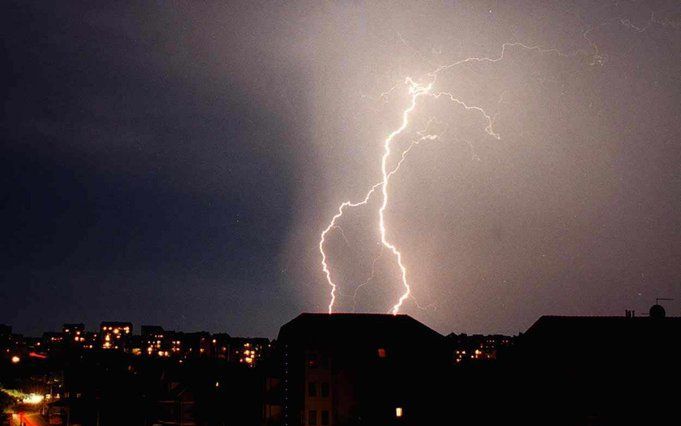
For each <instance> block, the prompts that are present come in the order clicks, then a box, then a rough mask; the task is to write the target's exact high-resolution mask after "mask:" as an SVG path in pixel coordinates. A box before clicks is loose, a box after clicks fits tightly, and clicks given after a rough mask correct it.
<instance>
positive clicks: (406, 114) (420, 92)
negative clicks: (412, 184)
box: [319, 28, 604, 315]
mask: <svg viewBox="0 0 681 426" xmlns="http://www.w3.org/2000/svg"><path fill="white" fill-rule="evenodd" d="M592 30H593V28H590V29H588V30H586V31H585V32H584V33H583V34H582V36H583V37H584V39H586V40H587V41H588V42H589V43H590V44H591V47H592V49H593V53H589V52H586V51H584V50H581V49H578V50H576V51H573V52H571V53H563V52H561V51H560V50H558V49H545V48H542V47H539V46H530V45H526V44H523V43H504V44H503V45H502V46H501V52H500V53H499V55H498V56H496V57H469V58H465V59H462V60H459V61H456V62H454V63H451V64H449V65H442V66H440V67H438V68H436V69H435V70H434V71H432V72H430V73H428V74H427V75H426V76H427V77H428V79H429V80H430V83H429V84H427V85H420V84H418V83H416V82H415V81H414V80H413V79H411V78H407V79H406V84H407V85H408V87H409V94H410V102H409V104H408V106H407V108H406V109H405V110H404V111H402V120H401V124H400V126H399V127H398V128H397V129H396V130H394V131H393V132H391V133H390V134H389V135H388V137H387V138H386V139H385V140H384V141H383V155H382V157H381V174H382V179H381V181H380V182H378V183H377V184H375V185H373V186H372V187H371V188H370V189H369V191H368V192H367V193H366V195H365V196H364V199H362V200H361V201H359V202H354V203H353V202H351V201H345V202H344V203H342V204H341V205H340V206H339V208H338V212H337V213H336V214H335V215H334V216H333V218H332V219H331V222H330V223H329V225H328V226H327V227H326V228H325V229H324V230H323V231H322V233H321V237H320V240H319V252H320V254H321V257H322V262H321V263H322V270H323V272H324V275H325V276H326V281H327V283H328V285H329V286H330V287H331V300H330V302H329V313H330V314H331V313H333V308H334V305H335V302H336V290H337V285H336V283H335V282H334V281H333V279H332V278H331V271H330V269H329V264H328V257H327V255H326V253H325V251H324V245H325V243H326V238H327V236H328V234H329V232H330V231H331V230H332V229H334V228H337V225H336V223H337V221H338V220H339V219H340V218H341V217H342V216H343V213H344V212H345V209H346V208H348V207H349V208H354V207H359V206H363V205H366V204H367V203H368V202H369V200H370V198H371V196H372V195H373V194H374V192H376V190H377V189H378V188H380V189H381V196H382V198H381V205H380V207H379V209H378V226H379V232H380V237H381V238H380V240H381V244H382V245H383V247H384V248H387V249H388V250H389V251H390V252H391V253H392V254H393V256H394V258H395V261H396V263H397V265H398V267H399V269H400V279H401V284H402V287H403V288H404V290H403V293H402V294H401V296H400V297H399V299H398V301H397V303H395V304H394V305H393V307H392V308H391V309H390V312H391V313H392V314H393V315H397V313H398V312H399V310H400V308H401V307H402V305H403V303H404V302H405V300H407V299H408V298H412V299H413V296H412V295H411V286H410V285H409V282H408V280H407V268H406V266H405V265H404V263H403V261H402V253H401V252H400V251H399V249H398V248H397V246H396V245H395V244H394V243H393V242H391V241H390V240H389V239H388V236H387V225H386V219H385V211H386V209H387V207H388V201H389V192H388V189H389V184H390V178H391V176H392V175H393V174H394V173H395V172H397V170H398V169H399V167H400V165H401V164H402V162H403V161H404V159H405V158H406V155H407V154H408V152H409V151H410V150H411V149H412V148H413V147H414V145H416V144H418V142H420V141H422V140H426V139H429V140H433V139H436V138H437V136H436V135H426V136H422V137H421V138H420V139H419V140H417V141H414V142H412V144H411V145H410V146H409V147H408V148H407V149H405V150H404V151H403V152H402V156H401V159H400V160H399V162H398V163H397V165H396V167H395V168H394V169H393V170H391V171H388V160H389V158H390V155H391V153H392V145H393V141H394V140H395V139H396V138H397V137H398V136H400V135H401V134H402V133H404V131H405V130H406V129H407V128H408V127H409V124H410V117H411V115H412V113H413V112H414V110H415V109H416V105H417V100H418V98H420V97H422V96H430V97H433V98H435V99H439V98H444V99H448V100H449V101H450V102H452V103H454V104H456V105H458V106H461V107H463V108H464V109H465V110H466V111H473V112H476V113H479V114H481V115H482V116H483V118H484V119H485V121H486V123H487V125H486V127H485V132H486V133H487V134H488V135H490V136H492V137H494V138H495V139H500V138H501V137H500V135H499V134H498V133H496V132H495V131H494V128H493V119H492V116H491V115H489V114H488V113H487V112H486V111H485V110H484V109H483V108H481V107H479V106H472V105H469V104H467V103H466V102H464V101H462V100H461V99H458V98H457V97H455V96H454V94H452V93H450V92H434V91H433V90H432V89H433V86H434V85H435V83H436V82H437V78H438V75H439V74H440V73H442V72H444V71H447V70H449V69H452V68H455V67H458V66H461V65H464V64H469V63H496V62H499V61H502V60H503V59H504V57H505V55H506V52H507V50H508V49H509V48H511V47H517V48H521V49H524V50H527V51H535V52H537V53H539V54H555V55H558V56H561V57H573V56H577V55H585V56H591V57H592V65H595V64H602V63H603V60H604V58H603V57H602V56H601V55H600V53H599V50H598V47H597V46H596V44H595V43H594V42H593V41H592V40H591V39H590V38H589V34H590V32H591V31H592ZM396 87H397V86H394V87H392V88H391V89H389V90H388V91H387V92H386V93H383V94H381V97H384V96H387V95H388V94H389V93H390V92H392V91H393V90H395V89H396ZM371 278H373V266H372V275H371V277H370V278H369V280H371ZM369 280H367V282H368V281H369ZM367 282H365V283H364V284H366V283H367ZM364 284H362V285H360V287H361V286H363V285H364ZM355 296H356V291H355Z"/></svg>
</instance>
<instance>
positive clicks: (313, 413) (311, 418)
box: [307, 410, 317, 426]
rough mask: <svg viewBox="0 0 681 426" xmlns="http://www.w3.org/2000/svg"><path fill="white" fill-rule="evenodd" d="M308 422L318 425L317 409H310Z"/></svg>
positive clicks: (312, 425) (311, 425)
mask: <svg viewBox="0 0 681 426" xmlns="http://www.w3.org/2000/svg"><path fill="white" fill-rule="evenodd" d="M307 424H308V425H310V426H316V425H317V410H310V412H309V413H307Z"/></svg>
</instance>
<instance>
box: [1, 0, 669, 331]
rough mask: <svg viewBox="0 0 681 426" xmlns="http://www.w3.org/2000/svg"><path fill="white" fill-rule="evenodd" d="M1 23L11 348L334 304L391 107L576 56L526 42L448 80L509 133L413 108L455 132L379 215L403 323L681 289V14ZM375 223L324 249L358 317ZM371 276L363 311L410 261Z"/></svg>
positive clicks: (263, 320)
mask: <svg viewBox="0 0 681 426" xmlns="http://www.w3.org/2000/svg"><path fill="white" fill-rule="evenodd" d="M2 9H3V13H2V18H0V19H1V24H2V34H3V53H4V55H5V56H6V58H7V61H5V62H7V63H9V64H10V66H9V67H8V68H7V70H6V76H5V78H4V79H3V81H4V82H5V84H4V85H3V92H2V93H3V118H2V126H1V129H2V130H1V131H2V157H1V158H0V176H1V179H2V193H1V194H0V202H1V203H2V211H1V213H0V214H1V217H0V219H1V221H2V222H1V225H0V230H1V231H0V232H1V242H0V244H1V246H0V248H1V250H2V252H1V258H0V267H1V269H2V276H1V278H0V279H1V284H0V300H1V304H2V306H1V307H0V308H1V310H0V322H9V323H13V324H15V325H16V326H17V328H18V329H19V330H20V331H27V332H37V331H41V330H43V329H44V328H49V327H57V326H58V325H59V323H60V322H61V321H62V320H69V321H76V320H83V321H86V322H87V323H88V325H90V326H92V325H94V324H96V323H97V322H98V321H100V320H102V319H122V320H132V321H135V322H136V323H140V322H144V323H160V324H161V325H164V326H167V327H176V328H184V329H188V328H189V329H191V328H196V329H199V328H207V329H212V330H227V331H229V332H231V333H237V334H239V333H243V334H268V335H273V334H274V333H275V332H276V329H277V327H278V326H279V325H280V324H281V323H283V322H284V321H286V320H288V319H289V318H290V317H292V316H293V315H295V314H296V313H297V312H299V311H300V310H324V309H325V307H326V303H327V300H326V298H327V291H328V289H327V287H326V286H325V285H324V283H323V277H322V275H321V274H320V269H319V256H318V253H317V251H316V244H317V238H318V236H319V231H320V230H321V229H323V227H324V226H326V223H327V221H328V220H329V219H330V215H332V214H333V212H334V211H335V209H336V208H337V203H338V202H340V201H342V200H345V199H347V198H356V197H358V196H359V195H360V194H361V193H362V191H363V190H364V188H366V187H367V185H370V184H372V183H374V182H376V181H377V179H378V173H377V171H378V170H377V166H378V159H379V156H380V149H381V141H382V139H383V138H384V137H385V135H386V134H387V133H389V132H390V131H391V130H393V129H394V128H395V124H396V123H397V120H398V118H399V113H400V108H401V107H402V106H403V104H404V101H405V98H404V96H403V94H401V92H400V90H401V89H400V90H397V91H396V92H393V94H392V95H391V96H390V97H388V98H380V97H379V95H380V93H381V92H384V91H386V90H388V89H389V88H390V87H392V86H393V85H395V84H397V83H399V82H401V81H402V80H403V79H404V77H405V76H407V75H412V76H417V75H422V74H423V73H425V72H428V71H430V70H432V69H433V68H435V67H437V66H438V65H441V64H445V63H451V62H454V61H456V60H459V59H462V58H465V57H468V56H496V55H498V54H499V51H500V46H501V44H502V43H504V42H508V41H520V42H524V43H526V44H530V45H541V46H543V47H549V48H557V49H561V50H562V51H566V52H574V51H577V50H580V51H582V52H584V53H582V54H579V55H575V56H573V57H570V58H562V57H559V56H557V55H539V54H537V53H536V52H526V51H522V50H518V49H515V50H511V51H509V55H508V57H507V59H506V60H504V61H503V62H500V63H497V64H493V65H489V64H488V65H484V66H482V65H479V66H470V67H464V68H462V69H457V70H455V71H453V72H452V73H450V74H447V75H443V77H442V78H441V81H440V83H441V84H442V87H441V89H442V90H451V91H453V92H455V93H456V94H457V95H458V96H460V97H461V98H463V99H465V100H466V101H467V102H469V103H471V104H475V105H480V106H482V107H484V108H486V109H487V110H489V111H491V112H492V113H493V114H494V117H495V129H496V131H497V132H498V133H499V134H501V136H502V139H501V140H500V141H497V140H493V139H492V138H487V137H485V133H484V130H483V129H484V123H483V121H482V120H481V119H480V117H479V116H476V115H475V114H469V113H464V112H462V111H461V110H460V109H458V108H456V107H453V106H451V105H447V104H446V103H444V102H428V103H426V105H424V106H423V109H422V110H421V112H420V115H419V116H418V117H417V118H418V120H420V121H419V124H420V125H422V124H423V123H424V122H425V121H426V120H427V119H428V118H429V117H436V118H437V119H438V120H440V122H443V123H445V126H444V127H446V128H447V132H446V135H445V136H443V138H442V140H441V141H438V142H436V143H433V144H428V145H427V146H426V145H423V146H419V149H418V150H414V151H413V153H412V155H411V156H410V157H409V159H408V162H407V163H405V167H404V168H403V170H401V172H400V174H399V175H397V176H396V178H395V184H394V185H393V186H392V190H393V192H392V194H393V201H392V202H391V205H390V209H389V212H388V214H389V216H388V219H389V223H390V224H391V225H392V228H391V229H392V231H391V232H393V233H394V236H395V240H396V241H397V242H398V243H399V245H400V247H402V248H403V249H404V253H405V259H406V261H407V263H408V265H409V266H410V273H411V275H410V276H411V277H412V279H413V282H414V284H415V295H416V296H417V298H418V300H419V302H421V304H422V305H423V307H424V308H426V310H419V309H418V308H416V307H415V304H414V303H413V302H409V304H408V306H407V309H406V312H408V313H410V314H413V315H415V316H416V317H417V318H419V319H421V320H424V321H426V322H427V323H429V324H430V325H433V326H435V327H436V328H437V329H438V330H440V331H449V330H452V329H454V330H468V331H504V332H515V331H518V330H522V329H523V328H525V327H526V326H527V325H529V323H530V322H531V321H533V320H534V319H535V318H536V317H537V316H538V315H541V314H545V313H556V314H561V313H565V314H572V313H578V314H619V313H620V311H622V310H624V309H625V308H635V309H637V310H639V311H640V310H643V309H645V308H647V305H649V304H650V303H651V302H652V301H653V300H654V298H655V297H656V296H670V297H676V298H677V299H681V294H680V293H679V291H680V290H679V288H680V287H679V284H678V283H679V282H681V275H680V274H681V272H680V271H679V266H678V265H679V264H681V262H680V260H681V248H680V247H679V241H680V240H681V238H680V237H681V235H679V232H680V229H681V226H679V219H678V218H679V215H678V214H676V212H678V211H679V209H680V208H681V194H680V193H679V188H681V182H679V172H678V169H679V168H678V164H679V162H680V161H681V148H680V147H679V137H680V135H681V127H680V124H679V123H681V120H679V118H680V117H679V113H680V110H679V105H680V104H681V93H680V92H679V91H680V90H681V82H680V81H679V75H681V63H680V62H681V61H680V59H679V58H680V57H681V46H680V45H679V40H681V37H679V34H680V32H679V31H681V29H680V26H681V25H680V22H681V21H679V16H681V15H680V12H681V11H680V10H679V8H678V5H677V4H675V2H657V1H656V2H612V3H606V2H597V3H593V2H571V3H568V2H563V1H556V2H536V1H523V2H512V3H511V2H494V1H489V2H459V1H454V2H443V3H428V4H425V3H420V2H382V3H374V2H371V3H362V2H347V3H340V2H339V3H331V2H287V3H284V2H281V3H277V2H233V3H230V2H214V3H211V2H204V3H200V4H199V3H193V2H192V3H190V2H186V3H185V2H182V3H180V2H157V3H151V2H143V3H140V4H135V3H129V4H101V5H93V4H92V3H85V2H84V3H81V2H68V3H65V2H9V3H6V4H4V5H3V6H2ZM653 12H654V13H653ZM589 28H591V31H590V32H589V33H587V34H588V37H587V38H585V37H584V32H585V31H586V30H587V29H589ZM594 46H597V50H595V49H596V48H595V47H594ZM411 130H416V129H415V128H414V129H411ZM371 215H372V212H371V211H364V212H358V213H357V214H356V216H353V218H352V220H349V221H348V222H346V223H344V224H343V229H344V231H345V233H346V236H347V237H348V240H349V242H350V243H351V245H350V246H348V245H346V243H345V242H344V241H343V240H342V239H340V238H338V239H337V241H333V242H332V243H331V245H330V249H332V250H333V253H334V258H333V260H334V262H335V264H334V271H335V273H337V274H338V279H339V280H341V282H342V284H343V289H342V290H343V291H342V293H343V294H344V295H345V296H343V297H344V299H343V303H344V304H345V305H344V306H345V308H346V309H350V308H351V305H352V303H351V300H350V296H351V295H352V289H353V286H354V285H356V283H357V282H359V280H361V279H363V278H364V277H366V275H367V274H368V273H369V270H370V266H371V261H372V258H373V257H372V256H373V254H375V251H372V250H373V248H375V228H374V223H375V222H373V221H375V218H374V217H373V216H371ZM363 244H364V245H363ZM367 247H369V249H367ZM379 272H380V273H379V274H378V275H379V276H378V277H377V280H376V281H375V282H373V283H372V285H370V286H367V287H366V288H365V289H364V290H363V294H362V297H361V299H360V303H359V306H360V307H361V308H362V309H368V310H373V311H385V310H387V307H388V306H389V305H391V304H392V302H393V299H394V297H395V292H396V291H397V289H396V282H395V280H394V272H395V271H394V269H393V268H392V267H391V266H390V263H388V262H384V263H383V264H380V265H379ZM348 295H350V296H348ZM675 303H676V302H675ZM671 309H677V310H678V303H677V304H676V305H674V306H671Z"/></svg>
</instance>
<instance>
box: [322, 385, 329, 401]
mask: <svg viewBox="0 0 681 426" xmlns="http://www.w3.org/2000/svg"><path fill="white" fill-rule="evenodd" d="M322 396H323V397H325V398H326V397H327V396H329V384H328V383H326V382H324V383H322Z"/></svg>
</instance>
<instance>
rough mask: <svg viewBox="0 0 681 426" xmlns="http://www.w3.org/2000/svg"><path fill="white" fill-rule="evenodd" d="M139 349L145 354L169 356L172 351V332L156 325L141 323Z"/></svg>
mask: <svg viewBox="0 0 681 426" xmlns="http://www.w3.org/2000/svg"><path fill="white" fill-rule="evenodd" d="M141 334H142V336H141V337H142V339H141V348H139V349H140V351H141V353H143V354H144V355H146V356H156V357H169V356H171V355H172V354H173V351H172V343H171V342H172V338H171V337H172V336H171V335H172V334H174V333H172V332H166V331H165V330H163V327H161V326H158V325H143V326H142V327H141Z"/></svg>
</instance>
